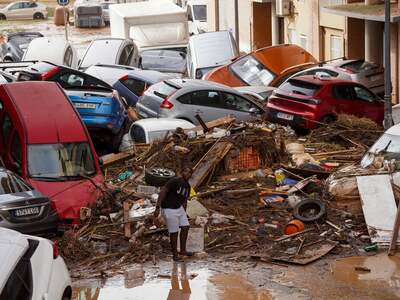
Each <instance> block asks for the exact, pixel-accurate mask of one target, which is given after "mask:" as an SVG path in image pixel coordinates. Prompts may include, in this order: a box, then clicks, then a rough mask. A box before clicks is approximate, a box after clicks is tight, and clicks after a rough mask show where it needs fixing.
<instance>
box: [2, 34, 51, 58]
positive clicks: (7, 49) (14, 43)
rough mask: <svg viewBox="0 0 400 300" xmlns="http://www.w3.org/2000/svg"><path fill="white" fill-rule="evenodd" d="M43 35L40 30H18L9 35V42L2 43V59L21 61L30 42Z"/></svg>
mask: <svg viewBox="0 0 400 300" xmlns="http://www.w3.org/2000/svg"><path fill="white" fill-rule="evenodd" d="M39 37H43V34H41V33H40V32H17V33H13V34H9V35H8V36H7V42H5V43H4V44H1V45H0V59H1V60H2V61H4V62H19V61H21V59H22V56H24V52H25V51H26V48H28V45H29V43H30V42H31V41H32V40H33V39H36V38H39Z"/></svg>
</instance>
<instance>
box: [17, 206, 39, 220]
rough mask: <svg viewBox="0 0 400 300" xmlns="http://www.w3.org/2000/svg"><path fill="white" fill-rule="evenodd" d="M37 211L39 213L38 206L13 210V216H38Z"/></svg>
mask: <svg viewBox="0 0 400 300" xmlns="http://www.w3.org/2000/svg"><path fill="white" fill-rule="evenodd" d="M39 211H40V209H39V206H35V207H27V208H20V209H16V210H14V216H16V217H25V216H32V215H37V214H39Z"/></svg>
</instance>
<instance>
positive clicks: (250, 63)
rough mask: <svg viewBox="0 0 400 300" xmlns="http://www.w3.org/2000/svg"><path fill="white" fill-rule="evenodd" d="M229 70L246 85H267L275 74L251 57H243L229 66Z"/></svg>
mask: <svg viewBox="0 0 400 300" xmlns="http://www.w3.org/2000/svg"><path fill="white" fill-rule="evenodd" d="M231 70H232V71H233V73H235V75H236V76H238V77H239V78H240V79H241V80H242V81H244V82H245V83H247V84H248V85H269V84H270V83H271V82H272V80H274V78H275V74H274V73H272V72H271V71H269V70H268V69H267V68H266V67H265V66H264V65H263V64H261V63H260V62H259V61H258V60H257V59H255V58H254V57H253V56H251V55H248V56H245V57H243V58H241V59H239V60H238V61H236V62H235V63H234V64H232V65H231Z"/></svg>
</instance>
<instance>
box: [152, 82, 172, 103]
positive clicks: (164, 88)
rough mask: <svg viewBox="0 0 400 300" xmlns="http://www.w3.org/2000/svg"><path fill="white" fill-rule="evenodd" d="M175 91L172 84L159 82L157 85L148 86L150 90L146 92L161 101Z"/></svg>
mask: <svg viewBox="0 0 400 300" xmlns="http://www.w3.org/2000/svg"><path fill="white" fill-rule="evenodd" d="M176 91H177V88H176V87H174V86H173V85H172V84H169V83H166V82H164V81H163V82H160V83H157V84H153V85H152V86H150V88H149V89H148V90H147V92H149V93H153V94H154V95H156V96H157V97H160V98H162V99H165V98H168V96H170V95H172V94H173V93H175V92H176Z"/></svg>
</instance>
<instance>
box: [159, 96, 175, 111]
mask: <svg viewBox="0 0 400 300" xmlns="http://www.w3.org/2000/svg"><path fill="white" fill-rule="evenodd" d="M172 107H174V105H173V104H172V103H171V102H169V101H168V98H167V99H165V100H164V101H163V102H161V104H160V108H166V109H171V108H172Z"/></svg>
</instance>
